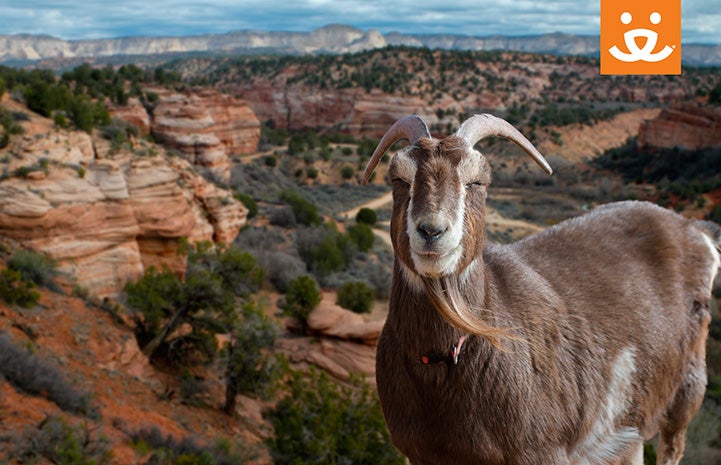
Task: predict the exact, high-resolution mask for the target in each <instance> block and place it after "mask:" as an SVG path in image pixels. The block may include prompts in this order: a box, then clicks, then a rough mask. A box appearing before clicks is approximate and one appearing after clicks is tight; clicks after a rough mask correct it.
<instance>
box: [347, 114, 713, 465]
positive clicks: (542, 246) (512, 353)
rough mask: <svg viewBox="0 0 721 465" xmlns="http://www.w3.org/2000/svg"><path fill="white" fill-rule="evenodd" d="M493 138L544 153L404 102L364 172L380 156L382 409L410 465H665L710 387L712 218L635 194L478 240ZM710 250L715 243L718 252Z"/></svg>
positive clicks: (486, 120)
mask: <svg viewBox="0 0 721 465" xmlns="http://www.w3.org/2000/svg"><path fill="white" fill-rule="evenodd" d="M489 136H500V137H504V138H506V139H508V140H510V141H512V142H514V143H515V144H517V145H519V146H520V147H521V148H522V149H524V151H525V152H526V153H528V154H529V155H530V156H531V158H532V159H533V160H535V161H536V162H537V163H538V164H539V165H540V166H541V167H542V168H543V169H544V170H545V171H546V172H547V173H548V174H551V168H550V166H549V165H548V163H547V162H546V161H545V159H544V158H543V156H542V155H541V154H540V153H539V152H538V151H537V150H536V148H535V147H534V146H533V145H532V144H531V142H530V141H528V139H526V138H525V137H524V136H523V135H522V134H521V133H520V132H519V131H518V130H516V129H515V128H514V127H513V126H512V125H510V124H509V123H507V122H506V121H504V120H502V119H500V118H496V117H493V116H491V115H485V114H484V115H475V116H473V117H471V118H469V119H468V120H466V121H465V122H464V123H463V124H462V125H461V127H460V128H459V129H458V131H457V132H456V133H455V134H453V135H451V136H448V137H446V138H443V139H436V138H433V137H431V135H430V133H429V131H428V128H427V126H426V124H425V123H424V121H423V120H422V119H421V118H420V117H418V116H407V117H405V118H403V119H401V120H399V121H397V122H396V123H395V124H394V125H393V126H392V127H391V128H390V129H389V130H388V132H387V133H386V134H385V135H384V136H383V138H382V139H381V142H380V143H379V145H378V147H377V148H376V150H375V152H374V153H373V155H372V157H371V159H370V161H369V162H368V165H367V166H366V169H365V172H364V174H363V178H362V181H361V183H362V184H366V183H367V182H368V180H369V179H370V176H371V174H372V173H373V171H374V169H375V168H376V166H377V165H378V162H379V160H380V158H381V157H382V156H383V154H384V153H385V152H386V151H387V150H388V149H389V148H390V146H391V145H392V144H393V143H395V142H396V141H398V140H402V139H406V140H408V141H409V143H410V144H409V145H408V146H406V147H404V148H403V149H401V150H399V151H398V153H397V154H396V155H395V156H394V157H393V159H392V161H391V164H390V167H389V172H388V173H389V176H390V179H391V181H392V184H393V208H392V214H391V238H392V242H393V248H394V253H395V259H394V268H393V279H392V283H391V296H390V302H389V314H388V318H387V320H386V323H385V326H384V328H383V331H382V334H381V336H380V339H379V342H378V348H377V356H376V382H377V386H378V395H379V398H380V401H381V407H382V410H383V414H384V416H385V419H386V423H387V426H388V429H389V431H390V433H391V438H392V441H393V443H394V444H395V446H396V447H397V448H398V449H399V450H400V451H401V452H402V453H403V454H405V455H406V456H407V457H408V458H409V460H410V462H411V463H412V464H413V465H436V464H454V465H479V464H518V465H523V464H528V465H538V464H547V465H556V464H579V465H580V464H608V463H620V464H642V463H643V441H644V440H648V439H649V438H651V437H653V436H654V435H656V433H657V432H660V443H659V450H658V457H659V458H658V463H659V464H664V465H670V464H678V463H679V461H680V459H681V456H682V454H683V449H684V446H685V431H686V428H687V426H688V423H689V421H690V420H691V418H692V417H693V415H695V414H696V412H697V411H698V409H699V407H700V405H701V402H702V398H703V395H704V391H705V386H706V364H705V340H706V336H707V333H708V324H709V321H710V318H711V317H710V301H711V297H712V295H711V289H712V285H713V281H714V278H715V276H716V273H717V271H718V268H719V262H720V260H719V253H718V251H717V250H716V249H717V248H718V247H719V244H720V243H721V228H719V227H718V226H716V225H714V224H713V223H702V222H698V221H695V220H689V219H685V218H683V217H682V216H680V215H678V214H676V213H673V212H671V211H668V210H666V209H663V208H661V207H658V206H656V205H653V204H650V203H647V202H637V201H628V202H618V203H612V204H608V205H605V206H601V207H598V208H596V209H594V210H593V211H592V212H590V213H588V214H585V215H583V216H580V217H577V218H573V219H570V220H567V221H565V222H563V223H560V224H558V225H555V226H553V227H551V228H549V229H547V230H545V231H543V232H540V233H537V234H535V235H533V236H530V237H527V238H525V239H523V240H521V241H519V242H516V243H513V244H509V245H499V244H493V243H487V241H486V233H485V214H486V212H485V201H486V196H487V190H488V186H489V183H490V181H491V176H490V174H491V170H490V167H489V165H488V163H487V161H486V159H485V158H484V156H483V155H482V154H481V153H480V152H478V151H476V150H475V149H474V145H475V144H476V143H477V142H478V141H479V140H481V139H484V138H486V137H489ZM719 250H721V249H719Z"/></svg>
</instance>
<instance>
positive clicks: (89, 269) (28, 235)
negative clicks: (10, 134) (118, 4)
mask: <svg viewBox="0 0 721 465" xmlns="http://www.w3.org/2000/svg"><path fill="white" fill-rule="evenodd" d="M26 126H27V127H28V128H31V127H34V128H36V129H38V130H40V132H36V133H32V132H30V131H28V132H26V134H25V135H23V136H21V137H16V138H13V139H12V141H11V144H10V146H9V147H8V148H7V149H6V150H7V151H8V152H9V153H13V154H20V156H10V155H8V156H4V157H2V160H3V161H2V162H0V170H7V173H10V175H9V176H7V177H5V178H4V179H2V180H0V198H2V199H3V201H2V202H0V236H5V237H9V238H11V239H14V240H16V241H18V242H20V243H21V244H22V245H23V246H25V247H27V248H30V249H32V250H36V251H39V252H43V253H46V254H48V255H49V256H51V257H52V258H54V259H56V260H57V261H58V264H59V269H60V271H61V272H62V273H63V275H65V276H67V277H68V278H69V280H70V282H76V283H77V284H79V285H80V286H82V287H84V288H86V289H87V290H88V291H90V292H91V293H92V294H95V295H98V296H113V295H115V294H117V293H118V292H119V291H120V290H122V288H123V286H124V284H125V283H126V282H127V281H128V280H132V279H135V278H137V277H138V276H140V275H141V274H142V272H143V270H144V269H146V268H147V267H148V266H151V265H155V266H162V265H168V266H170V267H171V268H173V269H177V270H178V271H181V270H182V269H183V268H184V264H183V259H182V257H178V255H177V248H178V245H179V242H180V240H181V239H182V238H188V239H189V240H191V241H197V240H215V241H220V242H231V241H232V240H233V238H234V237H235V235H237V233H238V231H239V230H240V228H241V227H242V226H243V224H245V220H246V214H247V210H246V209H245V207H243V205H242V204H240V203H239V202H238V201H236V200H235V199H234V198H233V197H232V195H231V193H230V192H228V191H225V190H223V189H220V188H218V187H216V186H215V185H212V184H210V183H208V182H207V181H206V180H205V179H204V178H203V177H202V176H200V175H199V174H197V173H196V172H194V171H193V169H192V167H191V166H190V164H189V163H188V162H187V161H185V160H183V159H180V158H178V157H169V156H167V155H165V154H164V153H163V152H162V149H161V150H159V152H160V154H159V155H156V156H138V155H134V151H135V149H139V148H140V147H134V148H132V149H124V150H121V151H120V152H118V151H110V150H109V144H108V143H107V141H104V140H102V139H100V138H96V139H93V138H91V137H90V136H88V135H87V134H85V133H75V132H71V133H67V132H65V131H59V132H54V131H52V130H51V131H47V130H46V129H43V128H42V124H41V122H39V117H36V116H34V117H33V120H32V121H30V122H28V124H27V125H26ZM47 126H48V127H52V123H50V122H49V121H48V124H47ZM142 143H143V144H147V142H144V141H143V142H142ZM135 144H139V142H135ZM156 150H157V149H156ZM138 152H142V150H138Z"/></svg>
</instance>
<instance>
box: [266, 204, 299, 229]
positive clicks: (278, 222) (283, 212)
mask: <svg viewBox="0 0 721 465" xmlns="http://www.w3.org/2000/svg"><path fill="white" fill-rule="evenodd" d="M269 220H270V224H272V225H273V226H280V227H281V228H293V227H295V225H296V224H298V222H297V221H296V219H295V213H293V209H292V208H290V207H289V206H284V207H281V208H275V209H273V211H272V212H270V218H269Z"/></svg>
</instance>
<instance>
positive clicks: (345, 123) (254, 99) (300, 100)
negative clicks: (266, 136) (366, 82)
mask: <svg viewBox="0 0 721 465" xmlns="http://www.w3.org/2000/svg"><path fill="white" fill-rule="evenodd" d="M234 90H235V92H236V93H238V95H240V96H241V97H242V98H243V99H244V100H245V101H247V102H248V105H249V106H250V107H251V108H252V109H253V111H254V112H255V114H256V115H257V117H258V119H260V120H261V121H268V120H273V121H274V122H275V124H276V126H277V127H282V128H286V129H289V130H292V131H303V130H317V129H330V128H332V129H334V130H336V131H342V132H347V133H350V134H352V135H354V136H357V137H361V136H365V137H381V136H383V134H384V133H385V131H386V130H387V129H388V127H389V126H390V125H391V124H393V123H395V122H396V121H397V120H398V119H400V118H402V117H403V116H406V115H410V114H419V115H423V117H424V119H425V120H426V122H427V123H428V124H429V125H434V124H437V123H438V118H437V117H436V112H435V110H434V109H433V108H431V107H430V106H429V105H428V104H427V103H426V102H424V100H423V99H421V98H420V97H418V96H397V95H389V94H386V93H383V92H381V91H379V90H373V91H371V92H370V93H369V92H366V91H365V90H363V89H338V90H329V91H321V92H317V91H315V90H314V91H313V92H312V93H311V92H309V90H308V89H305V88H299V87H286V88H284V87H283V86H278V85H277V83H275V82H273V83H271V82H262V83H258V84H255V85H252V86H246V87H241V86H236V87H235V89H234Z"/></svg>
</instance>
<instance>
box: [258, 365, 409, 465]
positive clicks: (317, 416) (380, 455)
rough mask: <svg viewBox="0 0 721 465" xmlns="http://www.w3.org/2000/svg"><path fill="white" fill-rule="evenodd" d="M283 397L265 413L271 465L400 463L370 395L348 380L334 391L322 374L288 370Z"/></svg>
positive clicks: (376, 402)
mask: <svg viewBox="0 0 721 465" xmlns="http://www.w3.org/2000/svg"><path fill="white" fill-rule="evenodd" d="M288 389H289V393H288V395H287V396H285V397H284V398H283V399H282V400H281V401H280V402H278V404H277V405H276V407H275V408H274V409H273V410H272V411H271V412H270V414H269V417H270V420H271V422H272V423H273V428H274V430H275V436H273V437H272V438H271V439H270V440H269V441H268V442H269V446H270V450H271V454H272V456H273V462H274V463H275V464H276V465H290V464H292V465H318V464H354V465H376V464H381V463H382V464H385V465H402V464H403V463H405V459H404V458H403V457H402V456H401V455H400V454H399V453H398V452H397V451H396V450H395V449H394V448H393V446H392V444H391V440H390V435H389V434H388V431H387V429H386V427H385V423H384V420H383V415H382V414H381V410H380V406H379V405H378V401H377V400H376V397H375V395H374V394H373V392H372V391H371V389H370V388H369V387H368V385H367V384H365V383H363V382H361V381H359V380H351V385H350V386H349V387H340V386H338V385H337V384H336V383H334V382H333V381H331V380H330V379H329V378H328V375H327V374H326V373H325V372H319V371H318V370H315V369H311V370H310V372H309V373H308V375H307V378H306V377H305V375H303V374H301V373H299V372H294V373H293V374H292V376H291V377H290V380H289V383H288Z"/></svg>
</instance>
